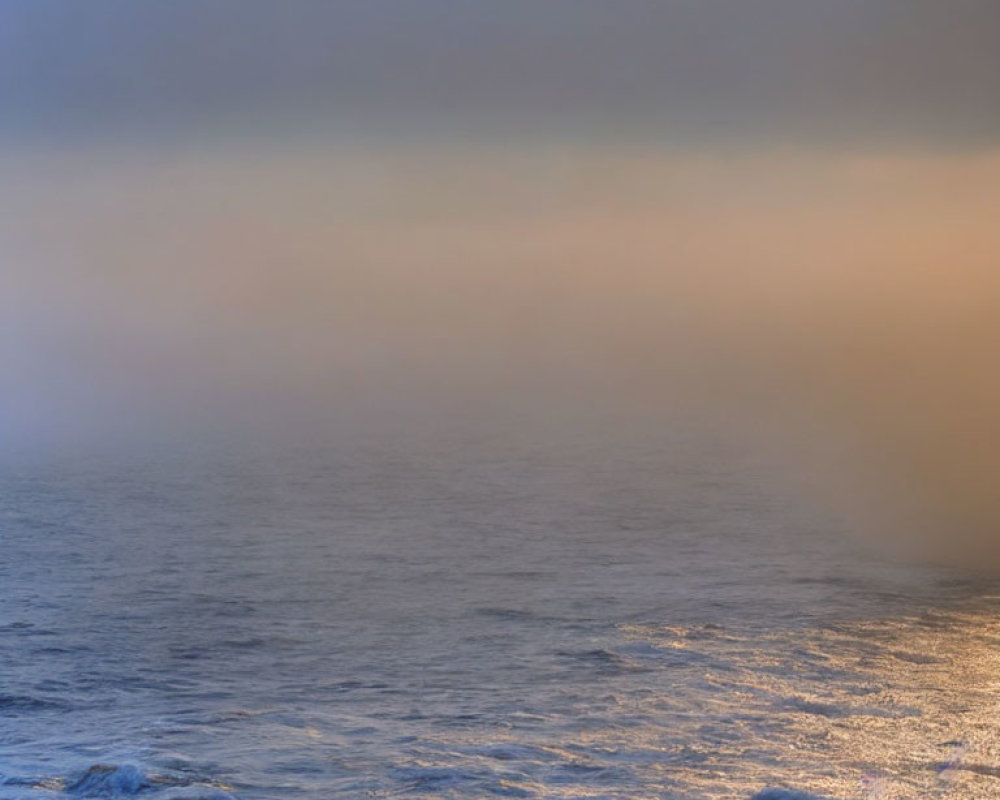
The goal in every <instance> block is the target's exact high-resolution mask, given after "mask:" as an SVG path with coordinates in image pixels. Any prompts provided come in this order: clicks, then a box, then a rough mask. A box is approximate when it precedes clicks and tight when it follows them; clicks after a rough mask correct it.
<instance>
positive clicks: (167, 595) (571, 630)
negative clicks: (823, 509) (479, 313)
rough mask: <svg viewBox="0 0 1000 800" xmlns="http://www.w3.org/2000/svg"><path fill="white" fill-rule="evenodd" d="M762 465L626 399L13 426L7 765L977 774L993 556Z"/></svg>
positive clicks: (623, 788)
mask: <svg viewBox="0 0 1000 800" xmlns="http://www.w3.org/2000/svg"><path fill="white" fill-rule="evenodd" d="M761 475H762V472H761V470H759V469H758V467H757V466H756V465H755V462H754V459H753V457H752V456H750V455H748V454H746V453H744V452H741V451H738V450H737V449H736V448H734V447H729V446H725V445H719V444H711V443H708V442H705V441H698V442H695V441H688V440H685V439H684V438H683V437H669V436H662V437H660V436H650V435H648V434H647V433H640V432H635V433H634V435H621V436H617V437H603V438H602V437H599V436H593V437H579V438H577V439H576V440H574V439H573V437H564V438H558V437H553V439H552V440H546V439H545V438H544V437H541V438H539V437H533V436H529V435H524V436H521V437H517V436H496V437H489V436H486V435H480V436H472V435H465V436H463V435H459V434H455V435H451V436H449V435H439V436H435V435H431V434H428V435H426V436H414V437H410V438H408V439H405V440H401V439H400V438H399V437H393V436H388V435H387V436H385V437H381V438H380V437H378V436H374V437H359V438H358V439H357V440H350V441H347V440H345V441H343V442H341V443H339V444H338V443H336V442H334V443H330V444H326V445H323V446H319V445H317V446H314V447H297V448H284V449H283V448H261V449H258V450H252V449H250V448H243V449H240V450H229V451H227V450H225V449H217V450H212V449H207V448H206V449H203V450H189V451H186V452H182V450H181V449H180V448H177V449H175V450H173V451H170V452H167V451H165V450H156V451H152V452H151V453H150V454H149V455H148V456H146V457H144V458H140V457H137V456H136V455H134V454H132V455H126V454H123V453H119V454H117V455H114V456H112V455H109V454H104V455H100V456H98V455H96V454H91V455H86V454H81V453H77V454H76V455H74V456H68V455H64V456H55V455H52V454H50V455H48V456H45V457H42V456H40V455H25V456H24V457H20V458H18V457H11V458H9V459H7V460H6V461H5V462H4V464H3V466H2V472H0V526H2V527H0V537H2V538H0V587H2V593H0V798H3V799H4V800H9V799H10V798H57V797H64V796H73V797H107V796H119V795H121V796H128V795H138V796H142V797H149V798H151V800H152V799H153V798H155V800H164V799H165V798H209V797H220V798H221V797H237V798H243V799H244V800H256V799H257V798H340V797H343V798H348V797H350V798H354V797H374V798H383V797H384V798H420V797H443V798H484V797H536V798H552V797H560V798H562V797H566V798H569V797H573V798H585V797H586V798H649V797H666V798H739V797H748V796H749V795H750V794H752V793H753V792H754V791H756V790H758V789H761V788H762V787H764V786H767V785H776V786H789V787H799V788H802V789H807V790H809V791H810V792H816V793H819V794H823V795H828V796H832V797H844V798H846V797H856V796H862V795H863V794H865V793H866V792H867V793H868V794H869V796H872V797H874V796H882V797H886V798H888V797H897V796H898V797H917V796H940V797H945V796H951V793H954V796H955V797H958V796H962V797H978V796H982V797H988V796H991V795H990V792H991V791H993V792H996V791H998V790H1000V781H998V779H997V775H998V774H1000V771H997V770H996V769H995V767H996V763H997V762H994V761H993V759H994V757H995V756H997V754H998V753H1000V744H998V739H997V737H996V736H995V735H994V725H995V719H996V718H997V713H996V712H997V710H998V709H997V706H998V703H1000V701H998V699H997V697H996V696H995V694H996V686H997V684H996V682H995V681H996V678H995V676H996V675H997V674H1000V672H997V670H996V669H995V667H996V666H998V665H1000V648H998V644H1000V624H998V623H997V622H996V620H995V612H996V609H997V602H996V600H995V599H994V598H993V597H992V596H991V594H990V589H989V587H986V586H982V585H975V584H973V583H970V582H967V581H965V580H963V579H961V578H959V577H956V576H953V575H946V574H943V573H937V572H935V571H933V570H929V569H926V568H921V569H918V568H914V567H907V566H903V565H899V564H894V563H892V562H891V561H889V560H886V559H884V558H881V557H877V556H875V555H873V554H872V553H870V552H867V551H866V550H865V549H863V548H860V547H859V546H858V545H857V543H856V542H853V541H852V539H851V538H850V537H848V536H845V535H844V532H843V531H842V530H841V527H842V526H841V525H840V524H839V523H838V522H837V520H836V519H835V518H833V517H831V516H828V515H825V514H820V513H818V512H813V511H811V510H809V507H808V505H807V504H804V503H799V502H797V501H796V502H793V501H792V500H791V499H790V497H791V496H790V495H789V494H786V493H784V492H782V491H781V490H780V489H779V488H778V487H777V485H776V484H775V483H774V482H773V481H771V480H769V479H768V480H764V479H762V478H761ZM959 742H960V743H961V744H960V745H959V744H956V743H959ZM956 748H961V755H960V757H959V756H957V755H955V753H956V752H958V751H957V750H956ZM949 763H950V767H948V768H947V769H942V767H943V766H946V765H948V764H949ZM873 787H874V788H873ZM879 793H881V794H880V795H879Z"/></svg>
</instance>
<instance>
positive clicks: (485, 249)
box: [0, 0, 1000, 553]
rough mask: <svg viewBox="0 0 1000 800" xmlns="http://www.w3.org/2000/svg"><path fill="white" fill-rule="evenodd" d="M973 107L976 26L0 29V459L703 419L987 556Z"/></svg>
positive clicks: (996, 515) (990, 400) (332, 18)
mask: <svg viewBox="0 0 1000 800" xmlns="http://www.w3.org/2000/svg"><path fill="white" fill-rule="evenodd" d="M998 85H1000V3H998V2H996V0H947V2H945V1H944V0H836V1H834V0H830V1H829V2H819V1H818V0H817V1H816V2H812V1H811V0H794V1H793V0H789V2H776V1H774V0H729V1H728V2H717V1H716V0H689V1H687V2H682V1H681V0H676V1H668V0H661V1H660V2H652V1H650V2H646V1H645V0H643V1H641V2H640V1H639V0H634V1H631V2H628V1H626V2H609V1H608V2H591V0H545V1H544V2H542V1H541V0H530V1H529V0H497V1H496V2H472V1H471V0H465V1H463V2H459V1H458V0H455V2H445V0H407V1H406V2H403V1H402V0H400V1H399V2H382V1H381V0H358V2H334V1H333V0H323V1H322V2H320V1H319V0H317V1H316V2H311V1H309V0H281V1H280V2H279V1H278V0H275V1H274V2H257V0H198V2H167V1H166V0H146V1H144V2H136V0H122V1H121V2H106V1H105V0H87V2H73V1H72V0H63V1H62V2H57V1H56V0H23V1H22V0H0V382H2V385H0V390H2V391H0V436H3V437H4V440H5V442H11V441H21V442H22V443H23V442H28V443H31V442H38V441H60V440H62V439H66V438H69V439H73V438H77V439H79V438H80V437H82V438H83V439H84V440H87V439H90V440H101V439H107V438H115V437H119V438H122V437H123V438H125V439H130V438H135V439H136V440H137V441H140V440H144V439H147V438H149V437H150V436H153V437H155V436H165V437H166V438H168V439H175V438H178V437H179V438H184V437H188V438H191V437H193V438H200V437H205V436H210V435H213V434H214V433H217V432H219V431H226V432H227V433H228V434H232V433H235V434H236V435H237V436H252V435H257V434H259V433H260V432H261V431H268V430H271V431H278V432H279V433H281V432H283V431H285V430H286V429H296V430H299V431H303V430H304V431H306V432H307V434H308V435H310V436H311V435H319V432H321V431H329V430H332V429H337V427H338V425H339V426H340V427H341V428H343V426H344V425H347V426H348V427H352V426H356V425H357V424H360V423H361V422H362V421H368V422H373V421H374V423H375V424H377V425H387V424H404V425H405V424H408V423H407V420H409V419H412V420H415V421H416V422H417V423H420V422H421V421H426V420H427V419H429V418H430V417H433V416H435V415H436V416H437V417H438V418H440V419H444V420H450V419H455V418H456V417H457V415H468V416H471V417H472V418H478V419H480V420H484V421H493V422H495V421H496V420H498V419H506V420H508V421H510V420H514V421H515V422H516V421H517V420H518V419H525V418H526V417H532V416H533V417H534V418H535V421H536V422H537V421H539V420H541V422H543V423H545V422H546V421H547V420H552V419H556V418H560V417H561V418H565V417H567V416H570V417H571V416H572V415H573V413H575V412H576V411H581V410H583V411H585V412H586V413H590V412H593V411H594V410H595V409H601V410H602V413H604V412H605V411H607V410H608V409H612V411H613V414H612V416H613V415H614V414H617V415H618V419H628V418H632V419H635V418H637V415H641V414H649V415H650V420H654V419H655V420H656V424H659V422H662V421H663V420H666V419H669V418H670V417H671V415H677V416H678V418H681V415H682V411H683V413H684V414H687V413H688V412H690V411H691V409H692V408H705V407H712V408H713V411H712V414H713V415H715V416H714V418H715V419H722V418H725V417H727V416H731V417H732V418H733V419H735V420H737V421H738V423H737V424H738V425H743V426H745V427H748V428H754V427H755V426H756V427H763V428H765V429H770V430H777V429H784V431H783V433H782V435H785V436H788V437H789V438H791V439H796V438H798V439H799V440H801V441H802V443H803V444H804V448H803V449H809V450H815V451H824V450H826V449H827V447H828V445H829V444H830V443H831V442H832V441H835V442H837V448H838V452H836V453H826V454H825V455H824V456H823V458H825V459H827V460H828V463H834V464H839V463H843V464H849V466H847V467H845V468H844V469H842V470H840V474H842V475H845V476H848V477H851V478H854V479H855V480H854V485H853V486H852V487H851V488H852V489H858V488H859V487H861V488H862V489H866V488H871V487H878V494H879V496H880V498H882V499H883V500H884V499H885V498H891V501H890V502H884V503H883V506H884V509H883V510H884V511H885V516H886V518H887V519H889V520H890V521H889V522H887V523H885V525H886V527H887V528H893V527H894V528H895V529H898V530H903V529H906V530H908V531H910V532H911V535H912V532H913V531H921V532H927V533H928V535H929V536H930V535H932V534H933V532H935V531H938V530H942V529H948V530H949V534H950V536H951V538H950V540H949V542H948V544H949V546H951V545H953V543H954V542H955V541H959V540H960V539H962V538H963V537H964V539H965V540H966V541H968V542H969V543H970V548H971V551H972V552H976V553H981V551H983V550H995V549H996V548H995V547H994V546H993V544H992V542H993V541H994V540H995V536H993V531H994V530H995V529H996V526H997V525H998V524H1000V501H998V500H997V499H996V496H997V495H996V492H995V490H994V488H995V487H994V485H993V479H992V476H994V475H996V474H1000V459H998V457H997V456H996V454H997V453H1000V412H998V411H997V409H1000V379H997V377H996V374H997V372H996V364H995V362H996V352H997V346H998V344H1000V277H998V276H1000V271H998V270H997V268H996V257H997V253H998V252H1000V227H998V225H997V220H998V219H1000V147H998V144H1000V143H998V141H997V140H998V134H1000V103H998V102H997V99H996V98H997V86H998ZM649 424H654V423H653V422H652V421H650V422H649ZM839 459H845V461H843V462H841V461H839ZM848 482H850V481H848ZM862 493H863V492H862ZM914 498H919V502H914V501H913V499H914ZM973 545H974V546H973ZM953 549H954V548H953Z"/></svg>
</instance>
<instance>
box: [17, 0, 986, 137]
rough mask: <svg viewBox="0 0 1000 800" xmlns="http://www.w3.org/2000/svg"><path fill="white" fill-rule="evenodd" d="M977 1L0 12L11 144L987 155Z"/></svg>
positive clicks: (111, 5)
mask: <svg viewBox="0 0 1000 800" xmlns="http://www.w3.org/2000/svg"><path fill="white" fill-rule="evenodd" d="M998 30H1000V5H998V4H997V3H996V2H995V1H994V0H948V1H947V2H942V0H623V2H607V1H606V0H545V1H544V2H539V1H538V0H496V1H495V2H469V0H417V1H411V0H391V1H387V0H353V1H346V0H288V1H287V2H277V1H276V0H198V2H169V0H146V1H145V2H134V0H87V2H85V3H82V2H72V0H3V2H2V3H0V104H2V114H0V131H2V133H3V135H4V136H5V137H8V138H11V139H15V140H25V139H27V140H29V141H33V140H34V141H37V140H53V141H59V142H62V143H68V144H72V143H74V142H77V141H80V140H81V139H92V140H109V139H110V140H117V141H121V140H129V139H131V138H133V137H140V138H142V137H157V138H178V137H180V138H194V139H197V138H199V137H201V138H204V137H207V136H212V135H214V136H219V137H223V138H226V137H230V136H234V135H239V136H248V135H258V136H269V135H285V136H288V135H294V136H300V137H301V136H318V137H329V136H331V135H339V136H344V137H371V136H374V135H379V136H384V137H391V138H396V139H399V138H402V139H407V138H409V137H421V138H425V139H426V138H430V139H436V138H438V137H447V138H451V139H461V138H472V139H478V138H480V137H482V138H492V139H494V140H495V139H499V138H502V137H508V138H509V137H514V138H517V139H527V140H531V141H537V140H538V139H540V138H548V139H551V140H553V141H557V142H566V141H574V142H591V141H600V142H614V143H618V144H621V143H623V142H626V141H636V142H641V143H647V144H652V145H655V146H660V145H663V144H676V143H684V144H702V143H705V142H712V143H726V144H738V145H741V146H744V145H746V144H748V143H751V144H774V143H776V142H793V143H800V144H806V145H809V144H815V143H832V144H839V145H851V146H866V145H874V144H877V145H880V146H887V147H899V146H925V145H935V144H937V145H953V146H988V145H989V144H991V143H992V142H993V141H994V139H995V137H996V136H997V134H998V132H1000V104H998V103H997V102H996V101H995V98H996V78H997V74H998V72H1000V47H997V39H998V34H997V31H998Z"/></svg>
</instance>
